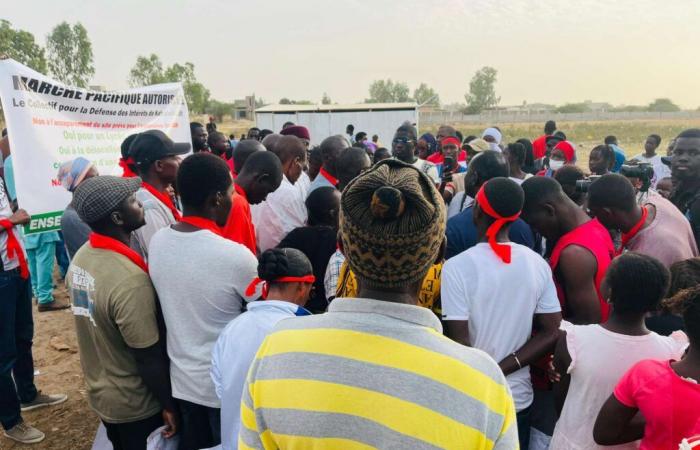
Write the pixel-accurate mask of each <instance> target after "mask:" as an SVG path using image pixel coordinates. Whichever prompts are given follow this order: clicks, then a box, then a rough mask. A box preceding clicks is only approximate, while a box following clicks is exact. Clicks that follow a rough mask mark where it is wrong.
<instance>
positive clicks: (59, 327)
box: [0, 282, 99, 450]
mask: <svg viewBox="0 0 700 450" xmlns="http://www.w3.org/2000/svg"><path fill="white" fill-rule="evenodd" d="M56 284H57V285H58V286H59V287H58V288H57V289H56V290H55V292H54V293H55V295H56V298H57V299H59V300H63V301H68V294H67V292H66V289H65V287H64V286H63V283H62V282H57V283H56ZM64 347H67V348H66V349H63V350H58V349H57V348H64ZM34 370H35V371H39V374H38V375H36V377H35V379H34V381H35V383H36V386H37V388H38V389H40V390H42V391H44V392H46V393H51V394H53V393H66V394H68V401H67V402H65V403H63V404H61V405H57V406H49V407H46V408H42V409H38V410H35V411H30V412H27V413H23V417H24V420H25V421H27V422H28V423H30V424H31V425H33V426H35V427H37V428H39V429H40V430H41V431H43V432H44V433H46V439H44V441H43V442H41V443H39V444H34V445H21V444H17V443H15V442H14V441H11V440H9V439H7V438H5V437H4V436H3V435H2V433H0V449H2V450H5V449H24V448H27V449H29V448H31V449H56V450H59V449H60V450H84V449H90V448H91V446H92V442H93V439H94V437H95V432H96V430H97V426H98V424H99V419H98V418H97V415H95V413H94V412H93V411H92V410H91V409H90V407H89V406H88V404H87V397H86V392H85V384H84V382H83V372H82V369H81V368H80V357H79V355H78V344H77V341H76V336H75V325H74V323H73V315H72V314H71V311H70V309H67V310H63V311H54V312H44V313H39V312H37V309H36V305H35V306H34Z"/></svg>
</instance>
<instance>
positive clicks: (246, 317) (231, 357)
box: [211, 300, 311, 450]
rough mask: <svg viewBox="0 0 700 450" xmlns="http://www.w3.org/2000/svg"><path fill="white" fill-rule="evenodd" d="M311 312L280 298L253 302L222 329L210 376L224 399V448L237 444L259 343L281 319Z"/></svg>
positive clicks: (222, 443) (218, 394)
mask: <svg viewBox="0 0 700 450" xmlns="http://www.w3.org/2000/svg"><path fill="white" fill-rule="evenodd" d="M309 314H311V313H310V312H308V311H307V310H305V309H304V308H302V307H300V306H298V305H295V304H294V303H289V302H285V301H280V300H262V301H258V302H251V303H250V304H249V305H248V311H247V312H245V313H243V314H241V315H240V316H238V317H236V318H235V319H234V320H232V321H231V323H229V324H228V325H227V326H226V328H224V331H222V332H221V335H220V336H219V339H218V340H217V341H216V345H215V346H214V350H213V352H212V355H211V379H212V381H213V382H214V386H215V388H216V395H217V396H218V397H219V398H220V399H221V448H222V449H223V450H235V449H236V448H238V432H239V431H240V427H241V419H240V412H241V395H242V393H243V386H245V381H246V376H247V374H248V369H249V368H250V364H251V363H252V362H253V360H254V359H255V354H256V353H257V352H258V348H259V347H260V344H262V342H263V341H264V340H265V338H266V337H267V335H268V334H270V331H272V329H273V328H274V327H275V325H277V322H279V321H280V320H282V319H286V318H288V317H295V316H306V315H309Z"/></svg>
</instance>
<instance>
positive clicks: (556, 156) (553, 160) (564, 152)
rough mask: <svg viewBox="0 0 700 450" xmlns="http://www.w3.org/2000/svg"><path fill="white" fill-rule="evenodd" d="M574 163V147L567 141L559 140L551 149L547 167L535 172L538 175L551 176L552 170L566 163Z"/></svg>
mask: <svg viewBox="0 0 700 450" xmlns="http://www.w3.org/2000/svg"><path fill="white" fill-rule="evenodd" d="M574 163H576V147H574V144H572V143H571V142H569V141H561V142H559V143H558V144H557V145H555V146H554V148H553V149H552V154H551V156H550V157H549V160H548V162H547V168H546V169H542V170H541V171H539V172H538V173H537V176H539V177H552V176H554V172H556V171H557V170H559V169H561V168H562V167H564V165H566V164H574Z"/></svg>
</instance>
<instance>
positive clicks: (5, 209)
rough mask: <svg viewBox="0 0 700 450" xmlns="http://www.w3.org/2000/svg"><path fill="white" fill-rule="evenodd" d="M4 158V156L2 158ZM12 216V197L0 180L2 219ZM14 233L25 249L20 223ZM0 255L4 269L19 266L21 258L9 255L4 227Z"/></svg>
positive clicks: (0, 210)
mask: <svg viewBox="0 0 700 450" xmlns="http://www.w3.org/2000/svg"><path fill="white" fill-rule="evenodd" d="M0 159H2V158H0ZM10 216H12V207H11V206H10V197H9V196H8V195H7V192H5V185H4V183H3V182H2V180H0V219H9V218H10ZM13 234H14V235H15V238H17V240H18V241H19V245H21V246H22V251H24V243H23V242H22V231H21V227H20V226H19V225H15V226H14V228H13ZM0 257H1V258H2V270H12V269H16V268H17V267H19V259H18V258H17V257H15V258H12V259H10V258H8V257H7V233H6V232H5V230H4V229H3V228H0Z"/></svg>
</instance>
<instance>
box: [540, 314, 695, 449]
mask: <svg viewBox="0 0 700 450" xmlns="http://www.w3.org/2000/svg"><path fill="white" fill-rule="evenodd" d="M561 329H562V330H564V331H566V347H567V350H568V352H569V355H570V356H571V364H570V365H569V367H568V369H567V373H568V374H570V375H571V382H570V383H569V392H568V393H567V394H566V401H565V402H564V408H563V409H562V412H561V416H560V417H559V421H557V425H556V428H554V435H553V436H552V441H551V443H550V447H549V448H550V450H582V449H612V448H615V449H635V448H638V447H639V443H638V442H630V443H629V444H624V445H620V446H615V447H604V446H598V445H596V443H595V442H594V441H593V439H592V436H593V425H594V424H595V421H596V418H597V417H598V412H599V411H600V408H602V406H603V403H605V401H606V400H607V399H608V397H610V394H611V393H612V392H613V390H614V389H615V386H616V385H617V382H618V381H619V380H620V378H621V377H622V375H624V374H625V372H627V370H629V369H630V368H631V367H632V366H634V365H635V364H636V363H638V362H639V361H641V360H643V359H660V360H667V359H680V356H681V355H682V354H683V350H684V349H685V347H687V346H688V339H687V337H686V336H685V334H684V333H682V332H681V333H674V334H673V336H670V337H666V336H659V335H658V334H656V333H649V334H646V335H644V336H629V335H626V334H619V333H613V332H612V331H608V330H606V329H605V328H603V327H601V326H600V325H573V324H571V323H569V322H562V323H561Z"/></svg>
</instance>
